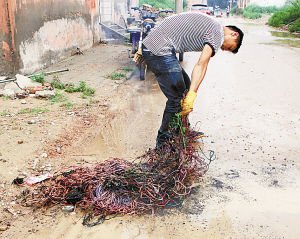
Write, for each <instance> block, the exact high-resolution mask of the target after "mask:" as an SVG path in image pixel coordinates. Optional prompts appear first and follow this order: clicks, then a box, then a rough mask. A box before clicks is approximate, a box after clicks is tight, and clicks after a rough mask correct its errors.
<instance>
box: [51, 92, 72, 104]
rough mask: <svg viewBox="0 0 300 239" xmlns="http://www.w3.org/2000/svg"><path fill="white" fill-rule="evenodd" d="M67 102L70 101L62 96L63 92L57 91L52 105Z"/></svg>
mask: <svg viewBox="0 0 300 239" xmlns="http://www.w3.org/2000/svg"><path fill="white" fill-rule="evenodd" d="M67 100H68V98H67V97H65V96H64V95H63V94H62V92H59V91H58V90H56V91H55V95H54V96H53V97H52V98H51V104H54V103H60V102H65V101H67Z"/></svg>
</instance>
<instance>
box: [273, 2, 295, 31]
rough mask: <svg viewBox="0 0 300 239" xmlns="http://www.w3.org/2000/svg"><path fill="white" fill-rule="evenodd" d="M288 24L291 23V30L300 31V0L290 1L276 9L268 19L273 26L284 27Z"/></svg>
mask: <svg viewBox="0 0 300 239" xmlns="http://www.w3.org/2000/svg"><path fill="white" fill-rule="evenodd" d="M288 24H290V25H289V30H290V31H292V32H295V31H300V0H296V1H295V2H290V3H289V4H288V5H287V6H285V7H284V8H282V9H280V10H278V11H276V12H275V13H274V14H273V15H272V16H271V17H270V18H269V20H268V25H270V26H273V27H283V26H285V25H288Z"/></svg>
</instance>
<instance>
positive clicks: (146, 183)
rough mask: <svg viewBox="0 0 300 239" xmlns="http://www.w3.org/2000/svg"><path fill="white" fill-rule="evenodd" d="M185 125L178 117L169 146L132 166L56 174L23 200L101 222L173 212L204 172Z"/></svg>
mask: <svg viewBox="0 0 300 239" xmlns="http://www.w3.org/2000/svg"><path fill="white" fill-rule="evenodd" d="M188 124H189V123H188V120H187V117H179V118H178V120H176V121H174V122H173V127H170V133H171V135H172V137H171V138H172V140H171V142H168V143H166V144H164V145H163V146H162V147H159V148H155V149H150V150H148V151H147V152H146V153H145V154H144V155H142V156H140V157H138V158H137V159H136V160H135V161H133V162H129V161H127V160H125V159H120V158H114V159H111V160H107V161H105V162H102V163H98V164H96V165H93V166H91V167H74V168H69V169H64V170H60V171H59V172H58V173H56V174H55V175H54V177H53V178H52V179H51V180H49V181H47V182H45V183H43V185H40V186H39V187H37V188H35V191H36V192H35V193H33V194H32V195H31V196H30V197H27V199H26V200H27V201H28V202H31V203H32V204H33V205H35V206H37V207H48V206H53V205H70V204H71V205H74V206H75V207H76V208H81V209H83V210H84V211H86V212H89V213H92V214H93V215H101V216H104V217H105V216H108V215H116V214H142V213H146V212H151V211H152V212H153V211H154V210H156V209H158V208H162V207H165V206H177V205H179V204H180V203H181V202H182V201H183V199H184V197H185V196H187V195H188V194H190V192H191V185H192V184H193V182H194V181H195V180H198V179H199V177H201V176H203V175H204V174H205V173H206V171H207V170H208V163H207V162H206V160H205V159H204V158H203V157H201V156H200V152H199V151H198V150H197V149H196V146H195V142H196V141H197V138H196V135H195V134H194V132H193V131H192V130H190V128H189V126H188Z"/></svg>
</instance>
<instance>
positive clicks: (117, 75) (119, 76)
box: [105, 72, 127, 80]
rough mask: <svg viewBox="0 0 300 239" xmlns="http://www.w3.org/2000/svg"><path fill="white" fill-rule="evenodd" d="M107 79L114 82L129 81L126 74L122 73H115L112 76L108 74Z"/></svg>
mask: <svg viewBox="0 0 300 239" xmlns="http://www.w3.org/2000/svg"><path fill="white" fill-rule="evenodd" d="M105 77H106V78H110V79H112V80H122V79H127V76H126V74H124V73H121V72H114V73H111V74H108V75H106V76H105Z"/></svg>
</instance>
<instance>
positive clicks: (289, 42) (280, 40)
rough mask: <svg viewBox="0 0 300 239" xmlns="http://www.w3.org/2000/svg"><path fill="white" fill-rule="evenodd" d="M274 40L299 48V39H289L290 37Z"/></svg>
mask: <svg viewBox="0 0 300 239" xmlns="http://www.w3.org/2000/svg"><path fill="white" fill-rule="evenodd" d="M275 41H276V42H279V43H283V44H287V45H289V46H291V47H297V48H300V41H299V40H291V39H277V40H275Z"/></svg>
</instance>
